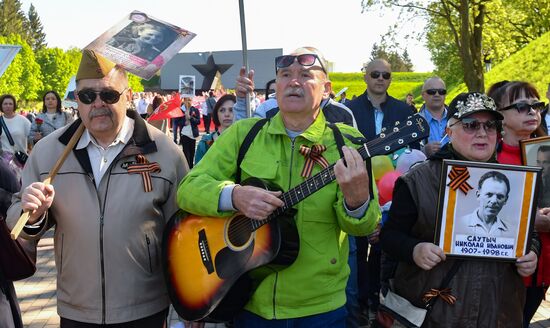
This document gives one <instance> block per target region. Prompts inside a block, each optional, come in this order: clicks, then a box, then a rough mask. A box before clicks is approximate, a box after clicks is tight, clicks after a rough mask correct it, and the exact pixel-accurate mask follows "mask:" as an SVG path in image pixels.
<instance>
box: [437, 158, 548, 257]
mask: <svg viewBox="0 0 550 328" xmlns="http://www.w3.org/2000/svg"><path fill="white" fill-rule="evenodd" d="M455 162H456V163H464V165H456V164H454V163H455ZM444 167H445V171H444V172H446V175H445V176H444V177H442V181H441V184H440V186H441V190H442V193H441V194H440V201H439V207H438V213H439V217H438V226H439V231H438V232H436V234H437V236H436V244H438V245H439V246H440V247H441V248H442V249H443V251H444V252H445V253H446V254H448V255H450V256H461V257H470V256H473V257H486V258H497V259H506V260H513V259H515V258H518V257H521V256H522V255H524V254H525V250H526V249H528V248H527V245H528V243H529V240H530V238H528V237H529V235H530V233H531V231H532V229H533V223H534V217H535V210H536V197H537V196H536V195H537V186H538V175H539V174H540V169H537V168H526V167H519V166H511V165H502V164H491V163H472V162H460V161H444Z"/></svg>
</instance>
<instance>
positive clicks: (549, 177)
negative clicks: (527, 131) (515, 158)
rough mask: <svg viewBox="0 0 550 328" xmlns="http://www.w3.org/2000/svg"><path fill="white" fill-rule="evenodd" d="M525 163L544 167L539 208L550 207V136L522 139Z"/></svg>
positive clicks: (523, 160)
mask: <svg viewBox="0 0 550 328" xmlns="http://www.w3.org/2000/svg"><path fill="white" fill-rule="evenodd" d="M520 147H521V148H522V149H521V150H522V152H521V154H522V163H523V165H529V166H537V167H540V168H542V175H541V187H540V190H539V199H538V205H537V206H538V208H544V207H550V137H540V138H532V139H527V140H522V141H520Z"/></svg>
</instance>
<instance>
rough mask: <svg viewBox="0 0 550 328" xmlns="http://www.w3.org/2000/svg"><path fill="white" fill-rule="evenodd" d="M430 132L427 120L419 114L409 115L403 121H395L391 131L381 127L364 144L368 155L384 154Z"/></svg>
mask: <svg viewBox="0 0 550 328" xmlns="http://www.w3.org/2000/svg"><path fill="white" fill-rule="evenodd" d="M429 134H430V127H429V125H428V122H427V121H426V120H425V119H424V118H423V117H422V116H421V115H419V114H415V115H413V116H409V117H408V118H407V120H406V121H404V122H399V121H397V122H395V125H394V126H393V128H391V131H389V132H388V129H386V128H383V129H382V130H381V133H380V134H379V135H378V138H376V139H374V140H371V141H369V142H368V143H367V144H366V147H367V148H368V152H369V154H370V157H372V156H376V155H386V154H389V153H393V152H394V151H396V150H398V149H401V148H403V147H406V146H407V145H409V144H410V143H412V142H415V141H418V140H421V139H424V138H426V137H428V136H429Z"/></svg>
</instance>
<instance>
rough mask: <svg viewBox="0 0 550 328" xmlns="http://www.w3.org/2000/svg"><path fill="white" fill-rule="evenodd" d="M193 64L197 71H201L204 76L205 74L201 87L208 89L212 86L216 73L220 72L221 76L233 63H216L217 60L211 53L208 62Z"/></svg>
mask: <svg viewBox="0 0 550 328" xmlns="http://www.w3.org/2000/svg"><path fill="white" fill-rule="evenodd" d="M191 66H193V67H194V68H195V69H196V70H197V71H199V73H201V74H202V76H204V79H203V80H202V88H201V89H202V90H208V89H210V88H211V87H212V83H213V82H214V78H215V77H216V74H217V73H218V72H220V76H221V75H222V74H223V73H225V72H226V71H227V70H228V69H229V68H231V66H233V64H216V62H215V61H214V56H212V55H210V56H208V59H207V60H206V64H202V65H191Z"/></svg>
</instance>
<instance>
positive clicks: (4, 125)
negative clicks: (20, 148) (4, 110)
mask: <svg viewBox="0 0 550 328" xmlns="http://www.w3.org/2000/svg"><path fill="white" fill-rule="evenodd" d="M0 123H1V124H2V128H4V131H6V137H7V138H8V141H9V142H10V145H11V146H12V147H14V145H15V142H14V141H13V138H12V137H11V133H10V130H8V126H7V125H6V122H5V121H4V116H0Z"/></svg>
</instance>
